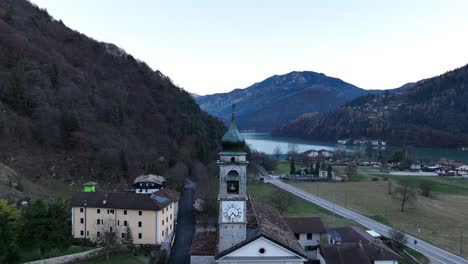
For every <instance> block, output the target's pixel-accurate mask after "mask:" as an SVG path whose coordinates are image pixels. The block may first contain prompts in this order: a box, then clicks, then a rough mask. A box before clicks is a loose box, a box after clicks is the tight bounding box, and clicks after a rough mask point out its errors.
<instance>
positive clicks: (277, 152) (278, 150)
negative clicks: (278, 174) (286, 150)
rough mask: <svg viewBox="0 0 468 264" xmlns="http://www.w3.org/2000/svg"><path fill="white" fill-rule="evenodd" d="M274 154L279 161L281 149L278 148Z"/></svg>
mask: <svg viewBox="0 0 468 264" xmlns="http://www.w3.org/2000/svg"><path fill="white" fill-rule="evenodd" d="M273 153H274V154H275V156H276V160H279V158H280V155H281V154H282V153H281V148H280V146H276V147H275V149H274V150H273Z"/></svg>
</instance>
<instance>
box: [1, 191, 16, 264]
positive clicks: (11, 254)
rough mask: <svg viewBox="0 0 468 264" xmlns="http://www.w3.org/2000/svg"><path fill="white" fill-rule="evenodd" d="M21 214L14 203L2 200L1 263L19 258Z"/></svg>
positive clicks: (11, 261)
mask: <svg viewBox="0 0 468 264" xmlns="http://www.w3.org/2000/svg"><path fill="white" fill-rule="evenodd" d="M20 219H21V215H20V213H19V212H18V210H17V209H16V206H15V205H14V204H10V205H8V204H7V203H6V201H5V200H0V263H14V262H16V261H17V260H18V232H19V228H20Z"/></svg>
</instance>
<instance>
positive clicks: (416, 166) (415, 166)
mask: <svg viewBox="0 0 468 264" xmlns="http://www.w3.org/2000/svg"><path fill="white" fill-rule="evenodd" d="M421 168H422V166H421V164H419V163H413V164H411V165H410V170H412V171H420V170H421Z"/></svg>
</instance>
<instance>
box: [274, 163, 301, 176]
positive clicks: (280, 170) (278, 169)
mask: <svg viewBox="0 0 468 264" xmlns="http://www.w3.org/2000/svg"><path fill="white" fill-rule="evenodd" d="M297 166H300V165H296V167H297ZM290 171H291V167H290V163H289V161H278V162H276V166H275V174H277V175H281V174H288V173H289V172H290Z"/></svg>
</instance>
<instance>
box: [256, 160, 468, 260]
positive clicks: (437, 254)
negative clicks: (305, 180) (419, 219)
mask: <svg viewBox="0 0 468 264" xmlns="http://www.w3.org/2000/svg"><path fill="white" fill-rule="evenodd" d="M254 166H255V167H256V168H257V170H258V172H259V173H260V175H262V176H263V178H264V181H265V182H270V183H271V184H273V185H275V186H277V187H278V188H281V189H283V190H285V191H287V192H290V193H292V194H294V195H296V196H298V197H300V198H302V199H304V200H306V201H309V202H311V203H314V204H316V205H318V206H321V207H323V208H325V209H327V210H330V211H332V212H335V213H336V214H338V215H341V216H343V217H345V218H348V219H352V220H354V221H356V222H358V223H360V224H361V225H363V226H365V227H367V228H369V229H372V230H375V231H376V232H378V233H380V234H382V235H384V236H389V232H390V230H392V228H391V227H389V226H387V225H384V224H381V223H379V222H377V221H375V220H372V219H370V218H368V217H365V216H363V215H360V214H358V213H356V212H353V211H351V210H348V209H346V208H344V207H341V206H338V205H335V204H334V203H332V202H329V201H327V200H324V199H322V198H319V197H317V196H315V195H312V194H310V193H308V192H305V191H303V190H301V189H299V188H296V187H293V186H291V185H289V184H286V183H284V182H283V181H281V180H280V179H279V177H277V176H274V175H270V174H269V173H268V172H267V171H266V170H265V169H264V168H263V167H261V166H258V165H254ZM405 235H406V236H407V238H408V243H407V244H406V246H408V247H410V248H413V249H415V250H417V251H419V252H421V253H422V254H424V255H426V256H427V257H429V258H430V259H431V262H432V263H434V264H439V263H440V264H468V260H467V259H464V258H462V257H460V256H458V255H455V254H453V253H451V252H448V251H446V250H444V249H441V248H439V247H436V246H434V245H432V244H429V243H427V242H425V241H423V240H420V239H419V238H415V237H413V236H411V235H408V234H405ZM415 240H417V242H418V243H417V244H416V245H415V244H414V241H415Z"/></svg>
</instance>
